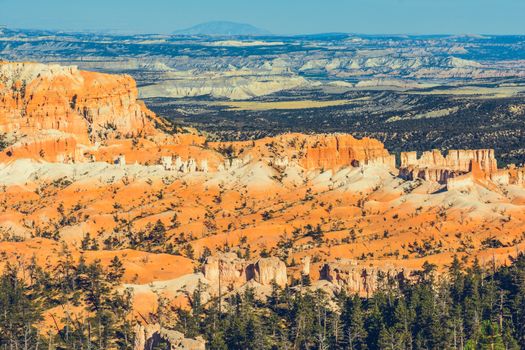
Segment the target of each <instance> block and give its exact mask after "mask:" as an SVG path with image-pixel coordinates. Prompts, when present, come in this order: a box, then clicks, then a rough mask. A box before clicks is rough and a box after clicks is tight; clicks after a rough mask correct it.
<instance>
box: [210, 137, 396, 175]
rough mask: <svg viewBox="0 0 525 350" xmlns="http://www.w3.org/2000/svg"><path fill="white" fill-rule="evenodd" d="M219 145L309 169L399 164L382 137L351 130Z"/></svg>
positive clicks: (237, 152) (237, 153)
mask: <svg viewBox="0 0 525 350" xmlns="http://www.w3.org/2000/svg"><path fill="white" fill-rule="evenodd" d="M211 146H212V147H214V148H215V149H219V150H221V149H222V150H223V149H230V150H231V151H232V152H233V154H234V155H235V156H237V157H239V158H243V157H246V156H248V157H251V158H254V159H260V158H264V159H267V160H268V161H269V162H271V163H272V164H274V165H276V166H286V165H287V164H289V163H291V162H295V163H297V164H298V165H300V166H302V167H304V168H306V169H326V170H328V169H333V170H337V169H339V168H341V167H346V166H359V165H366V164H382V165H385V166H387V167H391V168H394V167H395V156H394V155H391V154H389V153H388V150H387V149H386V148H385V146H384V145H383V143H381V142H380V141H378V140H375V139H370V138H366V137H365V138H363V139H356V138H354V137H353V136H352V135H349V134H316V135H305V134H296V133H294V134H283V135H279V136H276V137H267V138H263V139H260V140H256V141H247V142H235V143H212V144H211Z"/></svg>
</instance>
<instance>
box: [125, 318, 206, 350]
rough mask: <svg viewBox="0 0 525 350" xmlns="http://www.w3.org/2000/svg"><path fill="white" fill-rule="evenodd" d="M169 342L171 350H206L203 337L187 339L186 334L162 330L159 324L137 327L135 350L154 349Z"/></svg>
mask: <svg viewBox="0 0 525 350" xmlns="http://www.w3.org/2000/svg"><path fill="white" fill-rule="evenodd" d="M161 340H162V341H164V342H167V343H168V344H169V346H170V349H173V350H175V349H177V350H205V349H206V342H205V341H204V339H202V338H201V337H197V338H196V339H189V338H185V337H184V334H182V333H180V332H177V331H172V330H168V329H165V328H162V327H161V326H160V325H158V324H151V325H146V326H143V325H137V326H135V344H134V346H133V350H150V349H154V348H155V346H157V345H158V344H159V342H160V341H161Z"/></svg>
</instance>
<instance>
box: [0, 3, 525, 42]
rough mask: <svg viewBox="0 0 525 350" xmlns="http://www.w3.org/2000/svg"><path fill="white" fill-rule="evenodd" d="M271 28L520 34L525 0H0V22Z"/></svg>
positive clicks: (164, 29)
mask: <svg viewBox="0 0 525 350" xmlns="http://www.w3.org/2000/svg"><path fill="white" fill-rule="evenodd" d="M216 20H225V21H234V22H241V23H249V24H252V25H254V26H257V27H260V28H263V29H266V30H268V31H270V32H272V33H274V34H311V33H327V32H347V33H362V34H525V0H0V25H7V26H8V27H12V28H32V29H55V30H56V29H58V30H66V31H84V30H88V31H116V32H122V33H170V32H173V31H175V30H177V29H183V28H187V27H190V26H192V25H195V24H198V23H202V22H208V21H216Z"/></svg>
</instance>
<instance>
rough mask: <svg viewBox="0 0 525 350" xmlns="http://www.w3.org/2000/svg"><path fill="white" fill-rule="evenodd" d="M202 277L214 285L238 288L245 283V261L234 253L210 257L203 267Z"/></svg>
mask: <svg viewBox="0 0 525 350" xmlns="http://www.w3.org/2000/svg"><path fill="white" fill-rule="evenodd" d="M203 274H204V277H205V278H206V279H207V280H209V281H210V282H211V283H212V284H214V285H217V286H218V285H219V284H221V285H222V286H224V287H227V286H234V287H238V286H241V285H243V284H244V283H246V281H247V278H246V261H245V260H243V259H240V258H239V257H237V254H235V253H223V254H217V255H213V256H210V257H208V258H207V259H206V263H205V264H204V266H203Z"/></svg>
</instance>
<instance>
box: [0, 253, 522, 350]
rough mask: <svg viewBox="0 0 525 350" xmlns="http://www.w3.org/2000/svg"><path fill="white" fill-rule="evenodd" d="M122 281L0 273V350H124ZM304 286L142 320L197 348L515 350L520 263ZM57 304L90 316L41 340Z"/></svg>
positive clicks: (129, 337)
mask: <svg viewBox="0 0 525 350" xmlns="http://www.w3.org/2000/svg"><path fill="white" fill-rule="evenodd" d="M123 273H124V270H123V267H122V263H121V262H120V261H119V260H118V259H117V258H115V259H113V260H112V262H111V265H110V266H108V267H107V268H104V267H102V266H101V264H100V262H99V261H94V262H92V263H89V264H87V263H86V262H85V261H84V260H83V259H80V261H79V262H74V261H73V259H72V257H71V255H70V254H69V253H68V252H67V250H65V251H64V252H62V253H61V261H60V264H59V266H58V267H57V268H56V270H54V271H50V272H46V271H44V270H43V269H42V268H40V267H38V266H37V265H36V263H34V261H33V262H32V263H31V264H28V265H27V266H26V265H22V264H7V266H6V268H5V270H4V271H3V273H2V275H1V277H0V284H1V288H0V349H10V350H11V349H27V350H30V349H35V350H36V349H93V350H98V349H100V350H102V349H132V348H133V343H134V334H133V326H134V322H136V320H133V318H132V317H131V300H132V295H131V293H130V292H129V291H121V292H117V291H116V290H117V288H116V287H117V285H118V284H119V283H120V279H121V278H122V276H123ZM444 276H446V278H445V277H444ZM310 283H311V282H310V281H309V279H308V278H303V280H301V281H295V282H294V283H293V284H292V285H291V286H288V287H286V288H284V289H283V288H279V287H278V286H277V285H275V286H274V287H273V288H272V293H271V295H270V296H269V297H268V298H266V299H265V300H260V299H261V298H257V297H256V293H255V291H254V290H252V289H246V290H245V291H243V292H242V293H236V294H230V295H229V296H228V297H222V298H218V297H217V298H213V299H211V300H208V301H207V302H205V301H204V299H205V298H204V295H205V293H204V285H199V287H198V288H197V289H196V290H195V292H193V293H192V294H191V295H189V296H188V297H189V299H190V304H191V306H192V307H191V310H188V309H182V308H177V307H174V306H171V304H170V303H168V302H163V301H162V300H161V302H160V303H159V307H158V310H157V312H156V313H155V314H153V315H147V318H148V319H149V320H150V321H151V322H156V323H160V324H161V326H162V327H165V328H167V329H175V330H178V331H180V332H182V333H184V334H185V336H186V337H190V338H191V337H196V336H199V335H200V336H202V337H204V338H205V339H206V341H207V349H334V350H335V349H353V350H364V349H370V350H372V349H414V350H416V349H417V350H419V349H494V350H496V349H498V350H499V349H525V255H523V254H519V255H518V256H517V257H516V258H511V263H510V264H509V265H508V266H502V267H492V268H488V269H487V268H482V267H481V266H480V265H479V263H478V262H477V261H475V262H474V263H473V264H469V266H468V267H467V266H464V263H463V262H462V261H461V260H460V259H458V258H455V259H454V261H453V262H452V264H451V265H450V266H449V267H448V271H447V272H446V273H445V274H437V272H436V269H435V266H433V265H431V264H428V263H425V265H424V266H423V268H422V269H421V270H420V271H417V272H415V273H413V275H411V276H403V275H399V276H380V278H379V280H378V289H377V291H376V292H375V293H374V294H373V295H372V296H370V297H368V298H363V297H359V296H357V295H349V294H347V293H344V292H341V293H336V294H334V295H328V294H326V293H324V292H322V291H320V290H314V289H312V288H309V285H310ZM65 304H68V305H77V306H81V307H83V308H85V309H86V311H89V313H87V314H88V315H89V317H87V316H86V317H84V318H82V319H78V318H76V317H71V316H69V317H66V318H65V319H62V320H56V323H55V326H56V327H55V328H54V331H52V332H47V333H45V332H42V331H41V330H40V328H41V327H39V324H40V322H41V321H42V318H43V312H44V310H46V309H49V308H52V307H57V306H60V305H65ZM66 315H67V313H66ZM155 348H156V349H157V350H161V349H169V348H170V347H169V344H163V343H159V344H157V345H156V347H155Z"/></svg>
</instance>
